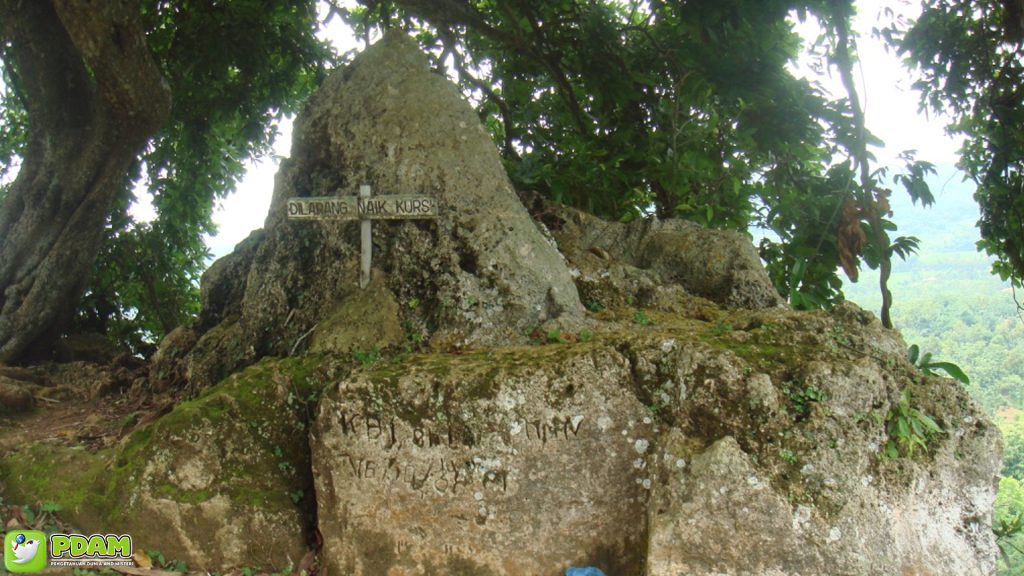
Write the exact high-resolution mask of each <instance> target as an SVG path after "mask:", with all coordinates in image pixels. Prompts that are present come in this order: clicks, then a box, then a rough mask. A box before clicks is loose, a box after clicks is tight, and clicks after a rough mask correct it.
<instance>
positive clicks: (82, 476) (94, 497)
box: [0, 442, 113, 526]
mask: <svg viewBox="0 0 1024 576" xmlns="http://www.w3.org/2000/svg"><path fill="white" fill-rule="evenodd" d="M112 457H113V454H112V451H111V450H109V449H108V450H102V451H99V452H96V453H89V452H86V451H85V450H84V449H82V448H77V447H67V446H61V445H57V444H53V443H43V442H40V443H36V444H32V445H29V446H26V447H24V448H23V449H21V450H18V451H15V452H9V453H7V454H5V455H4V457H3V459H2V460H0V484H3V485H5V486H6V489H5V494H4V496H5V498H6V499H7V500H8V501H10V502H21V503H25V504H30V505H33V506H35V505H38V504H42V503H48V502H52V503H55V504H59V505H60V506H61V508H62V510H63V513H62V515H63V516H64V517H65V518H66V519H67V520H70V521H71V522H72V523H74V524H76V525H77V524H86V525H92V526H95V525H97V524H98V523H97V522H96V519H97V518H98V517H99V516H100V515H101V514H102V512H103V511H104V510H105V509H106V506H107V503H106V502H105V501H104V498H103V497H102V491H101V490H98V487H99V486H100V482H101V481H102V479H103V478H104V477H105V474H106V470H107V466H108V464H109V462H110V461H111V459H112Z"/></svg>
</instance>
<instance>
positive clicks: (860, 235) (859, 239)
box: [836, 198, 867, 282]
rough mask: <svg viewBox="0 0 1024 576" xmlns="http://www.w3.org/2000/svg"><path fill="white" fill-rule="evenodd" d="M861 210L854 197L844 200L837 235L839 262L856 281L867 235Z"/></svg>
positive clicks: (851, 278) (844, 270)
mask: <svg viewBox="0 0 1024 576" xmlns="http://www.w3.org/2000/svg"><path fill="white" fill-rule="evenodd" d="M860 217H861V211H860V209H859V208H858V207H857V204H856V203H855V202H854V201H853V199H852V198H847V199H846V201H845V202H843V210H842V213H841V214H840V217H839V226H838V227H837V229H836V237H837V238H838V241H839V263H840V264H841V265H842V266H843V272H846V275H847V276H848V277H849V278H850V280H852V281H854V282H856V281H857V276H858V274H859V266H860V255H861V253H862V252H863V250H864V244H865V243H866V242H867V237H866V236H864V230H863V229H861V227H860Z"/></svg>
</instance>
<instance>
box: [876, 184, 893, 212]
mask: <svg viewBox="0 0 1024 576" xmlns="http://www.w3.org/2000/svg"><path fill="white" fill-rule="evenodd" d="M891 195H892V190H887V189H885V188H879V189H878V190H875V209H876V210H877V211H878V215H879V216H884V217H886V218H891V217H892V208H891V207H890V206H889V196H891Z"/></svg>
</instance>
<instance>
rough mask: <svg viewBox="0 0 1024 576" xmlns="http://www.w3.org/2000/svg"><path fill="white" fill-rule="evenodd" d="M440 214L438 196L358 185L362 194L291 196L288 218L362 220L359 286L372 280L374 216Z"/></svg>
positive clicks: (403, 217) (408, 217) (412, 217)
mask: <svg viewBox="0 0 1024 576" xmlns="http://www.w3.org/2000/svg"><path fill="white" fill-rule="evenodd" d="M427 218H430V219H433V218H437V199H436V198H434V197H432V196H426V195H424V194H387V195H384V196H371V193H370V186H369V185H368V184H363V185H361V186H360V187H359V197H358V198H357V197H355V196H324V197H321V198H292V199H290V200H288V219H289V220H359V221H360V222H359V232H360V249H361V252H360V256H361V257H360V260H359V287H360V288H366V285H367V284H369V283H370V259H371V257H372V256H373V229H372V228H371V226H372V222H373V221H374V220H419V219H427Z"/></svg>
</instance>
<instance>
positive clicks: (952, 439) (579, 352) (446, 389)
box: [311, 305, 1000, 576]
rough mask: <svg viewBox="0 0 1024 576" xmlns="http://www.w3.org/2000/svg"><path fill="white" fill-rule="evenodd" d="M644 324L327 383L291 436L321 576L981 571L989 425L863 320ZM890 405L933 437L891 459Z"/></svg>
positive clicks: (989, 498)
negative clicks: (905, 405) (315, 532)
mask: <svg viewBox="0 0 1024 576" xmlns="http://www.w3.org/2000/svg"><path fill="white" fill-rule="evenodd" d="M644 314H645V318H647V322H644V323H638V322H636V320H635V314H633V313H632V312H631V311H628V310H627V311H610V310H609V311H605V312H603V313H602V320H603V321H602V322H601V323H599V324H597V325H596V330H597V332H595V333H590V332H587V333H586V334H585V335H582V336H577V337H574V338H571V339H568V340H578V341H577V342H575V343H573V342H569V341H566V339H564V338H562V337H559V338H552V339H549V340H548V343H547V344H546V345H538V346H535V347H518V348H502V349H490V350H486V351H480V352H476V353H464V354H455V355H452V354H426V355H417V356H411V357H405V358H403V359H402V361H401V362H400V363H397V364H395V363H389V364H386V365H384V364H381V365H375V366H370V367H366V368H363V369H360V370H357V371H356V372H353V373H352V374H351V375H350V376H349V377H348V378H345V379H342V380H341V381H340V382H339V383H338V384H337V385H335V386H332V387H330V388H329V389H328V390H327V392H326V393H325V397H324V398H323V400H322V401H321V403H320V406H319V411H318V416H317V419H316V423H315V426H314V428H313V434H312V437H311V442H312V464H313V470H314V474H313V476H314V479H315V482H316V487H317V505H318V514H317V517H318V519H319V523H320V529H321V531H322V533H323V535H324V549H323V560H324V562H325V563H326V565H327V567H328V570H329V571H330V572H331V573H344V574H354V575H361V574H390V575H393V576H411V575H416V576H422V575H427V574H452V573H461V574H481V575H483V574H486V575H494V576H497V575H516V574H561V573H563V572H564V571H565V569H566V568H567V567H568V566H571V565H576V566H580V565H589V566H596V567H598V568H600V569H602V570H603V571H604V572H605V573H607V574H641V573H643V574H646V575H647V576H676V575H678V574H722V575H737V576H738V575H754V574H771V575H778V576H782V575H787V576H796V575H797V574H831V573H843V574H866V575H875V574H877V575H888V574H894V573H903V574H940V573H957V574H987V573H991V572H992V571H993V570H994V567H995V558H996V547H995V541H994V537H993V535H992V533H991V531H990V530H988V529H987V528H986V526H987V523H988V522H989V520H988V518H989V515H990V513H991V508H992V503H993V501H994V496H995V492H994V491H995V483H994V480H995V478H996V475H997V473H998V471H999V468H1000V463H999V450H998V444H999V433H998V430H997V429H996V428H995V427H994V426H993V425H991V424H990V423H989V422H987V421H986V420H985V419H984V417H983V416H982V415H981V412H980V409H979V408H978V407H977V406H976V405H975V404H974V403H973V402H972V401H971V400H970V399H969V398H968V396H967V393H966V391H965V390H964V389H963V388H962V387H961V386H960V385H959V384H958V383H956V382H954V381H952V380H948V379H941V378H934V377H928V376H925V375H924V374H922V373H920V372H919V371H917V369H916V368H915V367H914V366H912V365H910V364H909V363H908V362H907V361H906V359H905V354H904V346H903V343H902V342H901V341H900V340H899V338H898V336H897V335H895V334H894V333H892V332H890V331H887V330H884V329H883V328H882V327H881V326H880V325H879V323H878V322H877V321H876V320H874V319H873V317H872V316H871V315H870V314H866V313H863V312H862V311H860V310H858V309H856V308H855V307H853V306H852V305H847V306H844V307H842V308H839V309H837V310H836V311H834V312H832V313H829V314H826V313H803V312H791V311H787V310H782V309H766V310H762V311H756V312H751V311H733V312H725V313H722V312H720V313H719V314H720V316H719V317H718V319H717V320H715V321H708V320H705V319H702V318H699V317H686V316H681V315H679V314H674V313H671V314H670V313H660V312H657V311H654V310H648V311H645V312H644ZM560 340H563V342H559V341H560ZM840 343H841V344H842V345H840ZM907 389H910V390H912V395H911V396H910V398H912V400H911V401H912V402H913V404H914V406H915V407H916V408H917V409H919V410H921V411H922V412H924V413H926V414H930V415H931V416H932V417H933V418H934V419H936V421H937V422H938V423H939V425H940V426H941V427H942V429H943V433H942V434H940V435H936V436H934V437H932V438H930V439H929V441H928V450H927V451H921V450H918V451H917V452H916V453H915V454H913V455H911V456H909V457H908V456H907V455H906V454H903V455H901V456H899V457H897V458H892V457H889V456H886V455H885V453H884V447H885V445H886V443H887V442H888V441H890V440H893V437H892V436H890V432H889V430H891V429H893V427H891V426H890V422H891V421H892V419H893V418H895V417H896V416H895V415H894V414H896V410H895V408H896V407H897V406H898V405H899V403H900V402H901V401H903V400H902V399H903V398H905V396H904V395H903V392H904V390H907Z"/></svg>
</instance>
